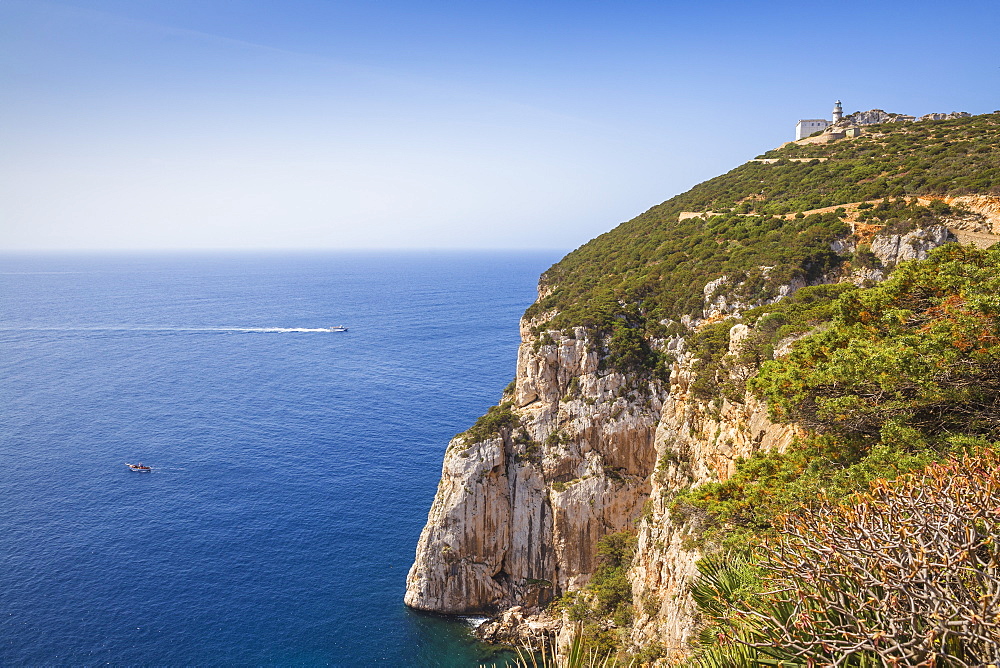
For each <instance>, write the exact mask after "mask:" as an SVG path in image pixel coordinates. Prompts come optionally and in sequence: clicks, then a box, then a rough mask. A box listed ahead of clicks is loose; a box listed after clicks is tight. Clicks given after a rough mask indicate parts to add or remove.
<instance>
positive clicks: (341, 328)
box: [330, 325, 347, 332]
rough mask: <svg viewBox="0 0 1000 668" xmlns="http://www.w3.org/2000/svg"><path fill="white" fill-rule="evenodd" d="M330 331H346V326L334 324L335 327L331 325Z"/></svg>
mask: <svg viewBox="0 0 1000 668" xmlns="http://www.w3.org/2000/svg"><path fill="white" fill-rule="evenodd" d="M330 331H331V332H346V331H347V328H346V327H344V326H343V325H338V326H336V327H331V328H330Z"/></svg>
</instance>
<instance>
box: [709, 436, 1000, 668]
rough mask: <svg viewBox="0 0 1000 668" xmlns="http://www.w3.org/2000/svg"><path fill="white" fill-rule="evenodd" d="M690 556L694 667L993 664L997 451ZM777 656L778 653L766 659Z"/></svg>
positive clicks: (997, 641) (997, 652)
mask: <svg viewBox="0 0 1000 668" xmlns="http://www.w3.org/2000/svg"><path fill="white" fill-rule="evenodd" d="M779 526H780V529H781V534H782V537H781V539H780V540H778V541H774V542H771V543H769V544H766V545H763V546H761V547H760V548H759V549H758V550H757V552H756V554H752V553H748V552H746V551H743V552H742V553H736V554H732V553H730V554H725V553H724V554H721V555H716V556H714V557H710V558H708V559H705V560H703V561H702V563H701V564H700V571H701V578H700V580H699V581H698V582H697V583H696V584H695V586H694V587H693V591H692V594H693V596H694V598H695V600H696V602H697V603H698V605H699V606H700V608H701V610H702V611H703V613H704V614H705V615H706V617H707V622H708V623H707V624H706V625H705V628H704V629H703V631H702V634H701V643H700V644H701V646H702V648H703V649H702V651H701V652H700V653H699V656H698V657H697V658H696V659H695V660H694V661H693V663H694V664H695V665H697V666H700V667H702V668H740V667H747V668H757V667H758V666H765V665H775V663H776V662H778V661H784V662H787V663H785V664H784V665H789V666H804V665H809V666H813V665H816V666H834V665H837V666H871V667H873V668H874V667H876V666H889V665H892V666H947V667H951V666H954V667H956V668H957V667H961V668H971V667H972V666H986V665H996V664H997V663H1000V619H998V617H997V614H996V607H997V600H998V598H1000V544H998V542H997V536H998V535H1000V457H998V455H997V453H996V451H995V450H989V449H987V450H984V451H983V452H982V453H980V454H977V455H975V456H966V457H963V458H961V459H952V460H950V461H947V462H944V463H940V464H933V465H930V466H928V467H926V468H925V469H924V470H923V471H921V472H919V473H916V474H911V475H906V476H903V477H901V478H899V479H897V480H896V481H893V482H889V481H886V480H877V481H875V482H873V483H872V485H871V486H870V488H869V489H868V490H867V491H865V492H862V493H859V494H857V495H854V496H852V497H851V498H850V499H848V500H846V501H845V502H839V503H837V502H832V501H831V500H830V499H827V498H823V499H821V500H820V502H819V503H818V504H817V505H814V506H813V507H812V508H810V509H809V510H807V511H800V512H797V513H794V514H792V515H789V516H786V517H784V518H782V519H781V520H780V522H779ZM778 665H781V664H778Z"/></svg>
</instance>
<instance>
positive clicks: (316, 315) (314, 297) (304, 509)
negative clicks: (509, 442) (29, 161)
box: [0, 253, 557, 666]
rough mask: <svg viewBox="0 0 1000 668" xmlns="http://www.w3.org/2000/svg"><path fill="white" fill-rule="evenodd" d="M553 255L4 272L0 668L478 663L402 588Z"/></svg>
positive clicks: (3, 262)
mask: <svg viewBox="0 0 1000 668" xmlns="http://www.w3.org/2000/svg"><path fill="white" fill-rule="evenodd" d="M556 259H557V255H556V254H555V253H533V254H532V253H492V254H491V253H474V254H470V253H465V254H454V253H439V254H327V255H319V254H316V255H306V254H303V255H285V256H274V255H270V256H269V255H261V256H253V255H231V256H209V255H202V256H144V257H143V256H103V257H98V256H71V255H65V256H4V257H0V664H2V665H10V666H21V665H38V664H48V665H52V664H63V665H65V664H73V665H95V664H102V663H111V664H119V665H120V664H131V665H136V664H145V665H149V664H157V665H220V664H225V665H261V664H270V665H334V666H369V665H395V666H475V665H478V663H479V662H481V661H488V660H490V661H491V660H494V659H493V658H491V656H490V654H489V653H488V652H486V651H485V650H484V649H483V648H481V647H479V646H477V645H476V644H475V643H474V642H473V641H472V640H471V639H470V637H469V635H468V633H467V631H466V628H467V627H466V626H465V625H464V624H463V623H461V622H456V621H453V620H445V619H442V618H437V617H432V616H427V615H420V614H416V613H414V612H412V611H409V610H408V609H406V608H405V607H404V606H403V604H402V597H403V592H404V581H405V577H406V572H407V569H408V568H409V566H410V563H411V562H412V559H413V553H414V547H415V545H416V540H417V537H418V535H419V532H420V529H421V527H422V526H423V523H424V521H425V519H426V516H427V510H428V508H429V506H430V502H431V499H432V497H433V494H434V490H435V486H436V483H437V479H438V476H439V473H440V467H441V458H442V455H443V452H444V448H445V446H446V444H447V441H448V439H449V438H450V437H451V436H452V435H454V434H455V433H456V432H458V431H461V430H463V429H465V428H466V427H468V426H469V424H470V423H471V421H472V420H474V419H475V417H476V416H478V415H479V414H481V413H482V412H483V411H484V410H485V409H486V408H487V406H489V405H490V404H492V403H493V402H495V401H496V399H497V398H498V397H499V395H500V391H501V390H502V388H503V387H504V386H505V385H506V384H507V383H508V382H509V381H510V379H511V378H512V377H513V374H514V363H515V356H516V347H517V341H518V330H517V323H518V317H519V316H520V314H521V312H522V311H523V310H524V308H525V307H526V306H527V305H528V304H530V303H531V301H532V299H533V298H534V290H535V284H536V281H537V278H538V275H539V273H541V272H542V271H543V270H544V269H546V268H547V267H548V266H549V265H550V264H551V263H552V262H553V261H555V260H556ZM341 324H343V325H346V326H348V327H349V328H350V329H349V331H348V332H345V333H331V332H309V331H257V330H256V329H255V328H259V329H260V330H270V329H279V330H280V329H311V328H327V327H330V326H331V325H341ZM134 461H142V462H143V463H145V464H148V465H151V466H152V467H153V469H154V471H153V472H152V473H149V474H142V473H133V472H130V471H129V470H128V469H127V468H126V467H125V465H124V463H125V462H134Z"/></svg>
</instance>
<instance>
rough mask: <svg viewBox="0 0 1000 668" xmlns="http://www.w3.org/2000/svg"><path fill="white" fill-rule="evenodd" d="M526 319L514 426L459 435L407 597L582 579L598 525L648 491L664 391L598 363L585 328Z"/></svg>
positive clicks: (503, 602) (549, 588)
mask: <svg viewBox="0 0 1000 668" xmlns="http://www.w3.org/2000/svg"><path fill="white" fill-rule="evenodd" d="M531 324H532V323H530V322H524V323H522V332H521V333H522V343H521V346H520V351H519V353H518V362H517V380H516V385H515V388H514V390H513V391H512V392H511V393H509V394H508V395H507V396H505V397H504V399H505V400H506V401H509V402H510V403H511V406H510V411H511V413H512V414H513V416H515V418H516V426H504V427H501V428H500V429H499V430H498V432H497V433H495V434H493V435H491V436H490V437H488V438H486V439H483V440H478V441H476V440H473V439H471V438H470V436H469V435H459V436H456V437H455V438H454V439H453V440H452V442H451V443H450V445H449V446H448V450H447V452H446V454H445V460H444V467H443V470H442V476H441V483H440V485H439V487H438V492H437V496H436V497H435V500H434V504H433V506H432V507H431V510H430V513H429V516H428V521H427V525H426V526H425V528H424V531H423V533H422V534H421V536H420V541H419V543H418V546H417V556H416V560H415V562H414V564H413V567H412V569H411V570H410V574H409V577H408V578H407V591H406V599H405V600H406V603H407V605H409V606H411V607H414V608H418V609H421V610H433V611H436V612H444V613H472V612H495V611H498V610H500V609H503V608H505V607H509V606H512V605H524V606H528V607H535V606H538V605H540V604H544V603H547V602H548V601H549V600H551V598H552V597H553V596H555V595H558V594H560V593H561V592H564V591H566V590H568V589H572V588H577V587H580V586H582V585H583V584H586V582H587V580H588V578H589V577H590V574H591V573H592V572H593V570H594V567H595V565H596V558H595V554H594V548H595V545H596V543H597V540H598V539H599V538H601V537H602V536H604V535H606V534H608V533H611V532H615V531H621V530H623V529H626V528H628V527H630V526H632V524H633V522H634V520H635V518H636V517H637V516H638V514H639V512H640V511H641V510H642V506H643V503H644V502H645V500H646V499H647V498H648V497H649V492H650V482H649V479H650V474H651V473H652V472H653V467H654V464H655V461H656V457H655V450H654V448H653V445H652V444H653V436H654V433H655V431H656V425H657V423H658V422H659V419H660V410H661V408H662V401H663V398H664V397H665V396H666V390H665V387H664V386H663V384H662V383H660V382H659V381H656V380H655V379H650V378H645V379H637V378H634V377H629V376H626V375H624V374H622V373H619V372H617V371H611V370H606V369H602V368H601V365H600V358H601V349H600V345H601V344H600V342H597V341H593V340H591V339H589V338H588V334H587V332H586V330H584V329H583V328H582V327H581V328H576V329H575V330H574V331H573V332H566V333H560V332H555V331H553V332H545V333H543V334H542V335H540V336H536V335H533V334H532V333H531V331H530V329H531Z"/></svg>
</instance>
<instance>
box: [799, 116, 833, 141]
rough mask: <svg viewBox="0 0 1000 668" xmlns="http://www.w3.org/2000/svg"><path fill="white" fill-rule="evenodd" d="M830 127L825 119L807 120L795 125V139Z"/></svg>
mask: <svg viewBox="0 0 1000 668" xmlns="http://www.w3.org/2000/svg"><path fill="white" fill-rule="evenodd" d="M828 127H830V121H828V120H826V119H825V118H807V119H805V120H802V121H799V122H798V123H796V124H795V139H796V140H799V139H803V138H805V137H808V136H809V135H811V134H812V133H814V132H818V131H819V130H826V129H827V128H828Z"/></svg>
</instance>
